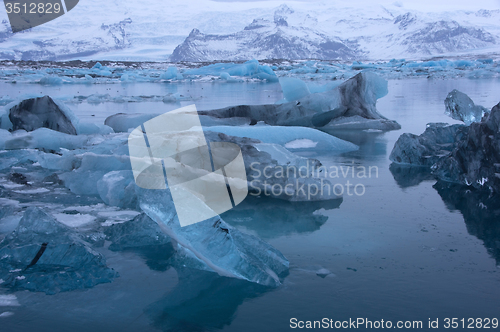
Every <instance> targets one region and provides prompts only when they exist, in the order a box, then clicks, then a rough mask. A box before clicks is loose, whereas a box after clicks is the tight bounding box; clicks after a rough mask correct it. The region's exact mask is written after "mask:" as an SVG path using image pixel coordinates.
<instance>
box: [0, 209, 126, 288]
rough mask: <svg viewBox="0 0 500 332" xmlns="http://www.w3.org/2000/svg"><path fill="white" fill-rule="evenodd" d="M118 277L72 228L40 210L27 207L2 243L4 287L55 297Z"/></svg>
mask: <svg viewBox="0 0 500 332" xmlns="http://www.w3.org/2000/svg"><path fill="white" fill-rule="evenodd" d="M117 276H118V275H117V273H116V272H115V271H114V270H113V269H111V268H109V267H107V266H106V261H105V259H104V257H103V256H102V255H101V254H99V253H97V252H96V251H94V250H93V249H91V248H90V246H89V245H88V244H86V243H85V242H83V241H82V240H81V239H79V238H78V237H77V236H76V235H75V234H74V233H72V232H71V229H70V228H68V227H67V226H65V225H63V224H61V223H59V222H58V221H57V220H55V219H54V218H53V217H51V216H49V215H48V214H46V213H45V212H43V211H42V210H41V209H39V208H35V207H31V208H28V209H27V210H26V211H25V212H24V215H23V217H22V219H21V221H20V222H19V225H18V227H17V228H16V229H15V230H14V232H12V233H11V234H9V235H7V236H6V237H5V239H4V240H3V241H2V242H1V243H0V279H2V280H4V283H2V286H3V287H9V288H11V289H13V290H18V289H26V290H30V291H35V292H45V293H46V294H55V293H58V292H65V291H71V290H75V289H83V288H90V287H93V286H95V285H97V284H101V283H107V282H111V281H112V280H113V279H114V278H116V277H117Z"/></svg>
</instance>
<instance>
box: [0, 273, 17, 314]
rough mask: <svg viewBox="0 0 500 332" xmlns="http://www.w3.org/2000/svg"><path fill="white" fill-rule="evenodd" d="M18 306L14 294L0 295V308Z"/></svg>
mask: <svg viewBox="0 0 500 332" xmlns="http://www.w3.org/2000/svg"><path fill="white" fill-rule="evenodd" d="M0 280H2V279H0ZM2 281H3V280H2ZM0 284H2V283H0ZM19 306H20V304H19V301H18V300H17V296H15V295H14V294H7V295H0V307H19Z"/></svg>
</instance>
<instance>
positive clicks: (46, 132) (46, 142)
mask: <svg viewBox="0 0 500 332" xmlns="http://www.w3.org/2000/svg"><path fill="white" fill-rule="evenodd" d="M88 139H89V138H88V137H87V136H85V135H78V136H76V135H69V134H64V133H61V132H58V131H54V130H50V129H47V128H39V129H36V130H34V131H32V132H25V131H23V130H19V131H16V132H14V133H13V135H12V136H11V137H8V138H7V140H6V141H5V142H4V149H6V150H14V149H41V150H46V151H59V150H61V149H70V150H74V149H78V148H81V147H82V146H83V145H85V143H86V142H87V141H88Z"/></svg>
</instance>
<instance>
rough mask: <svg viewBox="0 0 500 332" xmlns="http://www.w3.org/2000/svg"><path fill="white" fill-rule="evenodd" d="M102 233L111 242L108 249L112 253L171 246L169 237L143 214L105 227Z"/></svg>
mask: <svg viewBox="0 0 500 332" xmlns="http://www.w3.org/2000/svg"><path fill="white" fill-rule="evenodd" d="M104 233H105V234H106V239H107V240H109V241H111V242H112V243H111V245H110V246H109V249H110V250H113V251H119V250H126V249H131V248H138V247H146V246H163V245H171V241H170V237H168V235H166V234H165V233H164V232H163V231H162V230H161V229H160V227H159V226H158V224H157V223H156V222H154V221H153V220H152V219H151V218H149V217H148V216H147V215H146V214H144V213H142V214H140V215H138V216H136V217H135V218H134V219H132V220H129V221H126V222H124V223H121V224H115V225H111V226H109V227H106V228H105V230H104Z"/></svg>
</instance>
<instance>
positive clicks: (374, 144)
mask: <svg viewBox="0 0 500 332" xmlns="http://www.w3.org/2000/svg"><path fill="white" fill-rule="evenodd" d="M321 130H322V131H324V132H326V133H327V134H330V135H332V136H335V137H338V138H340V139H343V140H344V141H349V142H351V143H354V144H356V145H357V146H359V150H358V151H355V152H351V153H349V155H353V156H359V157H360V158H361V159H365V160H370V159H371V158H370V157H385V155H386V154H387V140H386V139H385V138H384V134H385V133H384V132H380V131H360V130H338V129H336V130H332V129H330V130H329V129H323V128H321Z"/></svg>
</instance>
